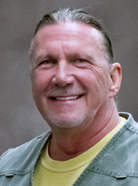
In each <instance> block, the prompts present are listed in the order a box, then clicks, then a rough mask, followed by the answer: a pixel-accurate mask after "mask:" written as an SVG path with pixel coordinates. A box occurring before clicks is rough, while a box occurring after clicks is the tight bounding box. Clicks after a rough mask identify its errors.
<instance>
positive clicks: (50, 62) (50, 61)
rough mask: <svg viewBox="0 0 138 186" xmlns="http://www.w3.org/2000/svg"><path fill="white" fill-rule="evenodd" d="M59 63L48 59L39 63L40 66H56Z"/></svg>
mask: <svg viewBox="0 0 138 186" xmlns="http://www.w3.org/2000/svg"><path fill="white" fill-rule="evenodd" d="M56 63H57V61H56V60H55V59H46V60H43V61H41V62H40V63H39V65H53V64H56Z"/></svg>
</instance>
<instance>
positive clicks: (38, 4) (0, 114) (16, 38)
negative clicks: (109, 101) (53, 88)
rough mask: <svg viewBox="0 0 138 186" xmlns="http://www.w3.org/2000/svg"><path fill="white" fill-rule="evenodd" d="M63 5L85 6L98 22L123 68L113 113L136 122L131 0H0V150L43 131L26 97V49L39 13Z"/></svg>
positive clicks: (134, 5)
mask: <svg viewBox="0 0 138 186" xmlns="http://www.w3.org/2000/svg"><path fill="white" fill-rule="evenodd" d="M65 7H71V8H86V10H87V11H88V12H89V13H91V14H93V15H94V16H95V17H96V18H98V19H99V20H100V21H101V22H102V23H104V25H105V27H106V29H107V30H108V32H109V33H110V37H111V40H112V44H113V51H114V56H115V61H117V62H120V63H121V65H122V70H123V80H122V87H121V90H120V92H119V94H118V102H119V103H118V107H119V111H125V112H130V113H132V114H133V116H134V118H135V120H137V121H138V1H137V0H1V1H0V154H1V153H3V152H4V151H5V150H7V149H8V148H13V147H16V146H18V145H21V144H22V143H24V142H26V141H28V140H30V139H32V138H33V137H35V136H37V135H40V134H41V133H43V132H45V131H47V130H49V127H48V125H47V124H46V122H45V121H44V120H43V119H42V117H41V115H40V114H39V112H38V111H37V109H36V106H35V103H34V101H33V99H32V93H31V81H30V76H29V68H30V65H29V56H28V49H29V45H30V41H31V39H32V36H33V33H34V30H35V27H36V24H37V23H38V21H39V20H40V19H41V18H42V16H43V15H44V14H46V13H48V12H51V11H53V10H55V9H58V8H65Z"/></svg>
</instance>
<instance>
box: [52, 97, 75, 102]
mask: <svg viewBox="0 0 138 186" xmlns="http://www.w3.org/2000/svg"><path fill="white" fill-rule="evenodd" d="M77 98H78V96H71V97H62V98H56V100H61V101H66V100H72V99H77Z"/></svg>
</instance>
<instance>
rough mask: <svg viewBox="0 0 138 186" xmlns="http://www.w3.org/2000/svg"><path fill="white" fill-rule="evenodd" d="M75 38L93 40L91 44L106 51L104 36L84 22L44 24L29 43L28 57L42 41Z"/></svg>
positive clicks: (31, 55)
mask: <svg viewBox="0 0 138 186" xmlns="http://www.w3.org/2000/svg"><path fill="white" fill-rule="evenodd" d="M76 38H77V39H79V40H80V41H85V43H86V42H87V43H90V42H92V40H93V43H92V44H93V45H97V46H98V47H99V49H101V50H104V51H105V52H106V49H105V45H104V36H103V34H102V33H101V32H100V31H99V30H97V29H95V28H94V27H92V26H89V25H86V24H84V23H74V22H73V23H60V24H52V25H46V26H44V27H42V28H41V29H40V30H38V32H37V34H36V35H35V37H34V39H33V41H32V43H31V47H30V57H31V58H33V56H34V54H35V53H36V51H37V48H38V46H41V45H42V44H44V43H45V42H44V41H47V42H48V41H56V40H65V41H67V42H69V41H70V40H72V39H76Z"/></svg>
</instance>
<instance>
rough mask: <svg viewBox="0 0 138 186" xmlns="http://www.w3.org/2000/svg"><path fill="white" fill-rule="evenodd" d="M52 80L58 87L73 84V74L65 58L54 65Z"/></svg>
mask: <svg viewBox="0 0 138 186" xmlns="http://www.w3.org/2000/svg"><path fill="white" fill-rule="evenodd" d="M52 82H53V84H55V85H58V86H60V87H65V86H67V85H71V84H73V82H74V76H73V74H72V70H71V65H70V64H68V63H67V62H66V61H65V60H63V61H60V62H59V63H58V65H57V66H56V70H55V74H54V76H53V79H52Z"/></svg>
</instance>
